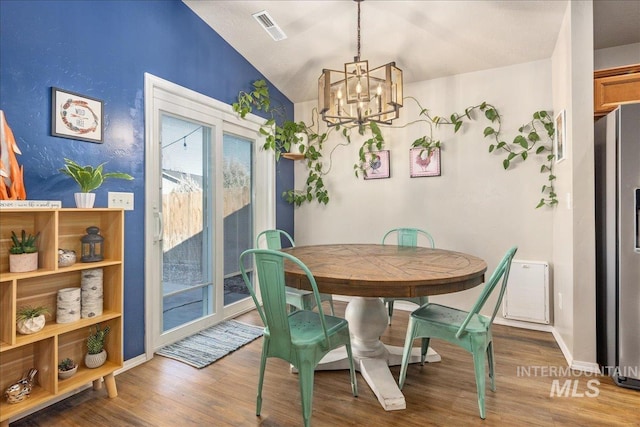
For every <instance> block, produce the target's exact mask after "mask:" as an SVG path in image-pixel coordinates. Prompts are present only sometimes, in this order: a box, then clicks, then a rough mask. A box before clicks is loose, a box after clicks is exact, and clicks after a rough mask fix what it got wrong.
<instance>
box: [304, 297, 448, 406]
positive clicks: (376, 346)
mask: <svg viewBox="0 0 640 427" xmlns="http://www.w3.org/2000/svg"><path fill="white" fill-rule="evenodd" d="M345 318H346V319H347V321H348V322H349V330H350V332H351V347H352V350H353V357H354V363H355V367H356V369H357V370H358V371H359V372H360V373H361V374H362V377H363V378H364V379H365V381H366V382H367V384H369V387H371V390H372V391H373V392H374V393H375V395H376V396H377V397H378V401H379V402H380V404H381V405H382V407H383V408H384V409H385V410H386V411H394V410H398V409H405V408H406V403H405V400H404V395H403V394H402V392H401V391H400V389H399V388H398V383H397V382H396V380H395V379H394V378H393V375H391V371H390V370H389V366H397V365H400V363H402V347H397V346H388V345H385V344H383V343H382V342H381V341H380V336H381V335H382V333H383V332H384V330H385V329H386V327H387V324H388V319H389V317H388V315H387V310H386V309H385V306H384V303H383V302H382V300H381V299H380V298H363V297H357V298H354V299H353V300H351V301H350V302H349V304H348V305H347V309H346V312H345ZM425 360H426V361H427V362H439V361H440V355H439V354H438V353H436V352H435V351H434V350H433V349H431V348H429V351H428V353H427V356H426V359H425ZM417 362H420V348H419V347H416V348H414V349H413V350H412V351H411V357H410V359H409V363H417ZM338 369H349V360H348V359H347V352H346V350H345V349H344V348H340V349H337V350H334V351H332V352H331V353H329V354H327V355H326V356H325V357H324V358H323V359H322V361H321V362H320V364H319V365H318V366H317V367H316V370H338Z"/></svg>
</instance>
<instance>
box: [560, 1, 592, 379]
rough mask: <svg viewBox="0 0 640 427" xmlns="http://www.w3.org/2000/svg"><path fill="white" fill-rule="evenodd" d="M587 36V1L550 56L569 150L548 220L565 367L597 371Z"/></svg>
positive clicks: (570, 17)
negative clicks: (555, 206)
mask: <svg viewBox="0 0 640 427" xmlns="http://www.w3.org/2000/svg"><path fill="white" fill-rule="evenodd" d="M592 34H593V9H592V2H591V1H584V2H569V3H568V5H567V12H566V14H565V18H564V21H563V23H562V27H561V30H560V34H559V35H558V40H557V43H556V47H555V50H554V53H553V55H552V69H553V72H552V73H553V106H554V110H555V111H560V110H562V109H564V110H566V113H567V115H566V129H567V134H566V141H567V147H568V152H567V159H566V160H564V161H563V162H561V163H560V164H559V165H558V167H557V168H556V175H557V180H558V186H557V188H558V193H559V195H560V196H561V197H563V198H564V200H562V199H561V201H560V205H559V206H558V209H556V210H555V211H554V216H553V232H554V233H553V263H554V266H555V268H554V271H553V276H554V277H553V282H554V296H555V299H554V302H555V304H554V319H555V323H554V327H555V329H556V332H557V334H558V335H559V341H560V346H561V348H562V350H563V352H564V353H565V357H566V358H567V360H568V361H569V363H570V364H571V365H572V366H574V367H577V368H584V369H594V368H597V365H595V362H596V331H595V312H596V311H595V218H594V137H593V37H592ZM560 296H561V297H560ZM560 300H562V305H561V304H560Z"/></svg>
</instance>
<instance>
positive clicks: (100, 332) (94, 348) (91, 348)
mask: <svg viewBox="0 0 640 427" xmlns="http://www.w3.org/2000/svg"><path fill="white" fill-rule="evenodd" d="M109 330H110V327H109V326H106V327H105V328H103V329H100V325H95V330H94V327H90V328H89V337H88V338H87V352H88V353H89V354H98V353H100V352H102V350H103V349H104V342H105V340H106V339H107V334H108V333H109Z"/></svg>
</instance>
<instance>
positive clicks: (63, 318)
mask: <svg viewBox="0 0 640 427" xmlns="http://www.w3.org/2000/svg"><path fill="white" fill-rule="evenodd" d="M80 294H81V290H80V288H64V289H60V290H59V291H58V296H57V301H56V323H70V322H75V321H76V320H80V314H81V304H80Z"/></svg>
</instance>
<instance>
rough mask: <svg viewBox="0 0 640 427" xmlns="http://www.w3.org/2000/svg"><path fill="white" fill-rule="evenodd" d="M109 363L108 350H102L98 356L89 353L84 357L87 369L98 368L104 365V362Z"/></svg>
mask: <svg viewBox="0 0 640 427" xmlns="http://www.w3.org/2000/svg"><path fill="white" fill-rule="evenodd" d="M106 361H107V350H102V351H101V352H100V353H98V354H89V353H87V354H86V355H85V356H84V364H85V365H86V367H87V368H92V369H93V368H98V367H100V366H102V365H104V362H106Z"/></svg>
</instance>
